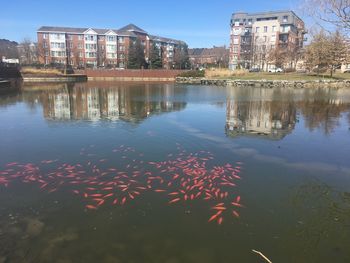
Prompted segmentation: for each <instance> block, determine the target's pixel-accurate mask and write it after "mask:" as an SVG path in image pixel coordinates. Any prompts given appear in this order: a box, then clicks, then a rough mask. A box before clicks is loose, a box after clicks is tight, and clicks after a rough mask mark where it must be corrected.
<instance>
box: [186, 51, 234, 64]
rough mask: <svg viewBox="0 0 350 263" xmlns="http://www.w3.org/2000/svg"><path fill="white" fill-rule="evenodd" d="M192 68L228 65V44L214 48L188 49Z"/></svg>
mask: <svg viewBox="0 0 350 263" xmlns="http://www.w3.org/2000/svg"><path fill="white" fill-rule="evenodd" d="M188 56H189V59H190V62H191V65H192V68H199V67H202V66H204V67H206V66H208V65H212V66H213V65H215V66H221V67H226V68H227V66H228V60H229V49H228V48H227V47H226V46H222V47H216V46H214V47H212V48H192V49H189V50H188Z"/></svg>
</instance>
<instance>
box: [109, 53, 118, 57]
mask: <svg viewBox="0 0 350 263" xmlns="http://www.w3.org/2000/svg"><path fill="white" fill-rule="evenodd" d="M115 57H116V55H115V53H107V58H115Z"/></svg>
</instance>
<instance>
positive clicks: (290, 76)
mask: <svg viewBox="0 0 350 263" xmlns="http://www.w3.org/2000/svg"><path fill="white" fill-rule="evenodd" d="M205 76H206V78H208V79H240V80H262V79H264V80H290V81H302V80H305V81H307V80H322V79H328V80H347V79H349V80H350V74H349V73H336V74H334V75H333V78H331V77H330V75H329V74H324V75H322V74H320V75H319V76H317V75H316V74H304V73H295V72H293V73H268V72H257V73H250V72H247V71H242V70H237V71H229V70H215V71H213V70H208V71H206V73H205Z"/></svg>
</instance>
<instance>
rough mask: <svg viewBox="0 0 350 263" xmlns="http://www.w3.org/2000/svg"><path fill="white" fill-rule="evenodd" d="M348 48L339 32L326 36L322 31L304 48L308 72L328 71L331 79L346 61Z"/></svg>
mask: <svg viewBox="0 0 350 263" xmlns="http://www.w3.org/2000/svg"><path fill="white" fill-rule="evenodd" d="M348 54H349V48H348V44H347V41H346V39H345V37H344V36H342V35H341V33H340V32H339V31H336V32H335V33H332V34H326V33H325V32H324V31H321V32H319V33H318V34H317V35H315V36H314V38H313V40H312V41H311V43H310V45H309V46H308V47H307V48H306V52H305V62H306V65H307V67H308V68H309V69H310V70H314V69H316V70H317V73H319V72H320V70H322V69H324V70H327V69H329V70H330V73H331V77H332V76H333V73H334V71H335V70H336V69H337V68H338V67H340V66H341V65H342V64H343V63H346V62H347V60H348Z"/></svg>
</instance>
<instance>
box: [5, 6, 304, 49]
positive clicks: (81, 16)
mask: <svg viewBox="0 0 350 263" xmlns="http://www.w3.org/2000/svg"><path fill="white" fill-rule="evenodd" d="M297 2H298V1H296V0H293V1H292V0H264V1H258V0H252V1H248V0H239V1H233V0H187V1H185V0H173V1H164V0H162V1H160V0H148V1H130V0H129V1H128V0H126V1H120V0H114V1H113V0H106V1H104V0H100V1H89V0H85V1H80V0H69V1H68V0H59V1H50V0H49V1H48V0H46V1H43V0H31V1H30V0H27V1H25V0H3V2H2V3H1V15H0V38H6V39H10V40H14V41H21V40H22V39H23V38H25V37H29V38H31V39H33V40H35V39H36V30H37V29H38V28H39V27H40V26H42V25H48V26H49V25H52V26H72V27H96V28H114V29H118V28H120V27H122V26H124V25H126V24H129V23H134V24H136V25H138V26H139V27H141V28H143V29H144V30H146V31H147V32H149V33H150V34H156V35H161V36H164V37H171V38H175V39H180V40H184V41H186V42H187V43H188V44H189V46H190V47H211V46H213V45H224V44H226V45H228V44H229V30H230V28H229V21H230V17H231V14H232V13H233V12H235V11H247V12H256V11H270V10H285V9H293V10H295V11H296V12H297V13H298V15H299V16H303V14H302V11H301V9H300V5H299V4H298V3H297Z"/></svg>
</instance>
